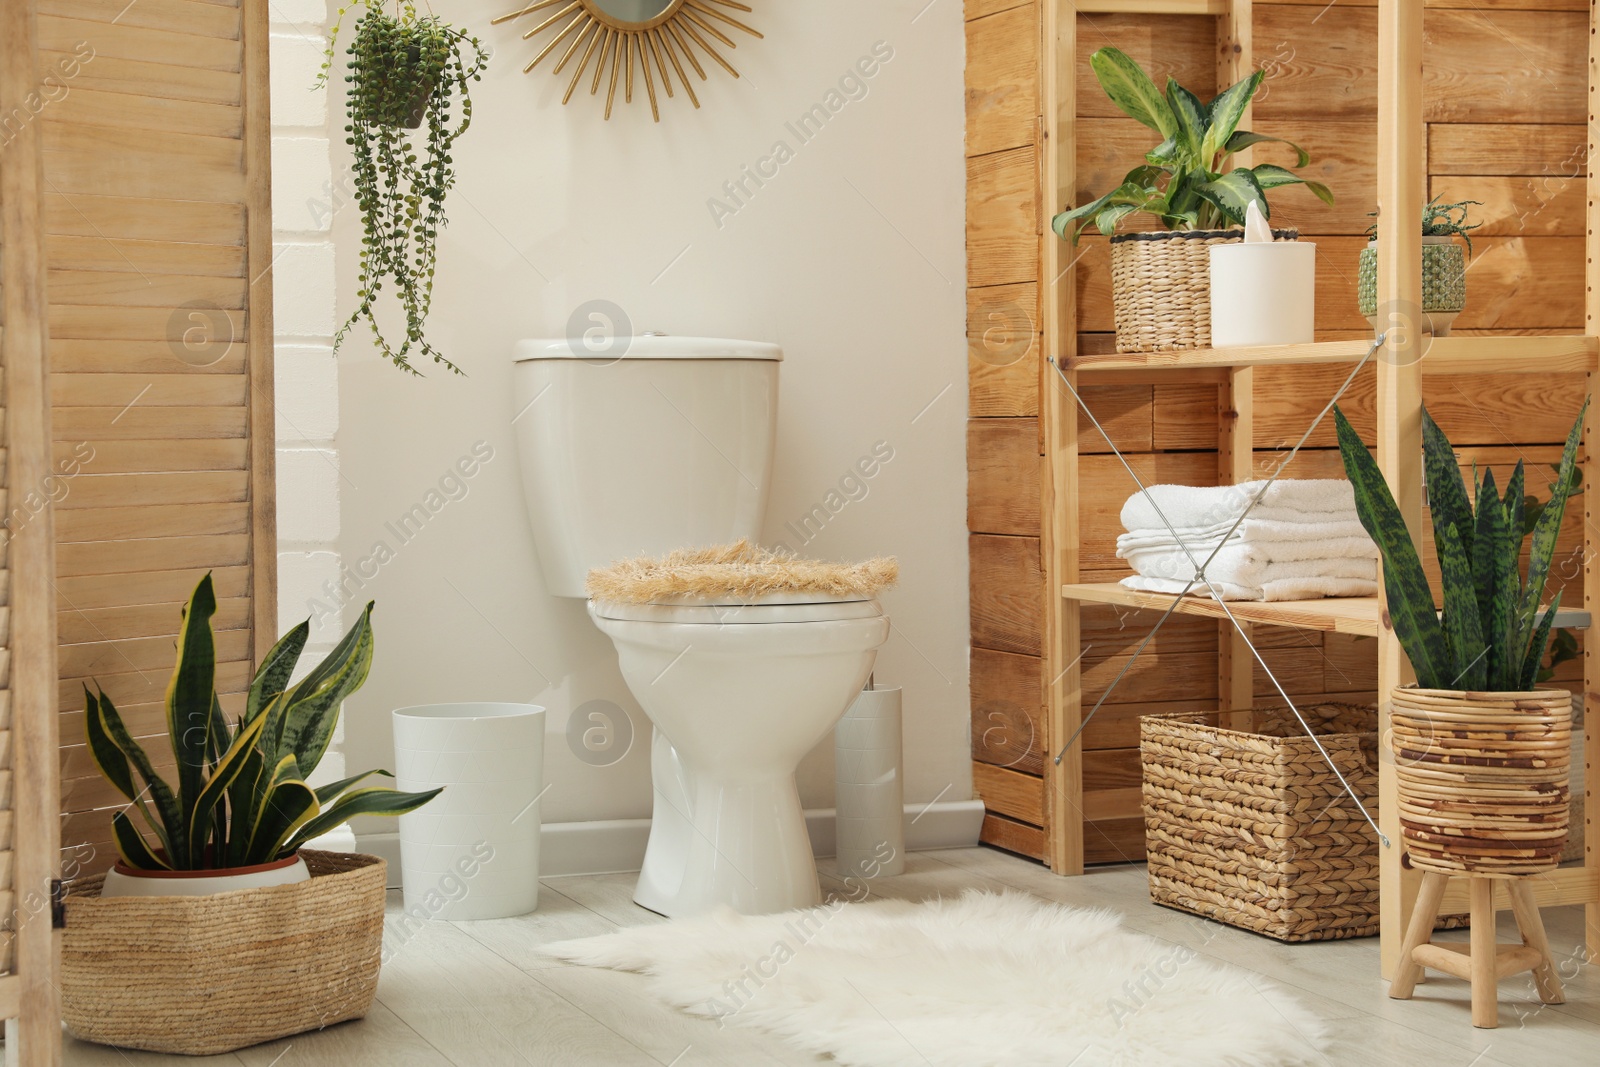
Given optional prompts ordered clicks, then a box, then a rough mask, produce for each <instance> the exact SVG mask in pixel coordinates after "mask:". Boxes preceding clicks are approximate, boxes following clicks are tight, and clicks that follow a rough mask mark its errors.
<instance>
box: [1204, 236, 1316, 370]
mask: <svg viewBox="0 0 1600 1067" xmlns="http://www.w3.org/2000/svg"><path fill="white" fill-rule="evenodd" d="M1210 251H1211V345H1212V347H1213V348H1252V347H1256V346H1259V345H1298V344H1309V343H1310V342H1311V341H1313V340H1315V339H1316V334H1315V329H1316V301H1317V246H1316V245H1315V244H1314V243H1312V242H1310V241H1266V242H1260V243H1252V242H1245V243H1243V244H1226V245H1212V246H1211V249H1210Z"/></svg>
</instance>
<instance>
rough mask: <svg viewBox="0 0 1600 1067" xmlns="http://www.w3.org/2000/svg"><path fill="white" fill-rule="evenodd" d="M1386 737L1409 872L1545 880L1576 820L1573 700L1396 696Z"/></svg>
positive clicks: (1548, 694) (1418, 692)
mask: <svg viewBox="0 0 1600 1067" xmlns="http://www.w3.org/2000/svg"><path fill="white" fill-rule="evenodd" d="M1393 696H1394V703H1393V714H1392V715H1391V718H1390V722H1391V728H1390V731H1389V735H1388V737H1387V739H1386V740H1387V743H1388V745H1389V748H1390V751H1391V752H1393V754H1394V759H1395V766H1396V773H1397V778H1398V785H1399V794H1398V795H1399V806H1400V827H1401V834H1402V836H1403V837H1404V838H1405V843H1406V850H1407V854H1408V856H1409V858H1410V861H1411V865H1412V866H1414V867H1418V868H1421V869H1422V870H1428V871H1438V872H1440V873H1443V874H1476V875H1493V876H1511V875H1530V874H1543V873H1544V872H1546V871H1551V870H1554V869H1555V868H1556V867H1557V866H1559V865H1560V863H1561V855H1562V852H1563V851H1564V850H1565V848H1566V843H1567V827H1568V820H1569V818H1570V810H1569V803H1568V773H1569V770H1570V764H1571V760H1572V694H1571V693H1569V692H1567V691H1566V690H1564V689H1539V690H1534V691H1531V692H1526V693H1469V692H1457V691H1453V690H1444V689H1419V688H1416V687H1414V686H1407V687H1403V688H1400V689H1396V690H1394V694H1393Z"/></svg>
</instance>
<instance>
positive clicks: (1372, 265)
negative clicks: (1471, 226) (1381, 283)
mask: <svg viewBox="0 0 1600 1067" xmlns="http://www.w3.org/2000/svg"><path fill="white" fill-rule="evenodd" d="M1356 286H1357V290H1356V292H1357V300H1358V302H1359V307H1360V309H1361V314H1363V315H1365V316H1366V318H1367V321H1368V322H1370V323H1372V325H1373V328H1374V329H1377V328H1378V322H1377V315H1378V242H1376V241H1369V242H1368V243H1367V247H1365V248H1363V249H1362V250H1361V263H1360V268H1359V270H1358V271H1357V274H1356ZM1466 306H1467V254H1466V249H1464V248H1463V247H1461V245H1460V244H1458V243H1457V242H1456V241H1455V239H1454V238H1451V237H1424V238H1423V239H1422V310H1423V312H1424V314H1425V315H1426V316H1427V321H1426V322H1425V323H1424V324H1423V329H1424V331H1425V332H1427V333H1431V334H1433V335H1434V336H1435V337H1447V336H1449V334H1450V324H1451V323H1453V322H1454V321H1455V318H1456V316H1457V315H1458V314H1460V313H1461V310H1462V309H1463V308H1465V307H1466Z"/></svg>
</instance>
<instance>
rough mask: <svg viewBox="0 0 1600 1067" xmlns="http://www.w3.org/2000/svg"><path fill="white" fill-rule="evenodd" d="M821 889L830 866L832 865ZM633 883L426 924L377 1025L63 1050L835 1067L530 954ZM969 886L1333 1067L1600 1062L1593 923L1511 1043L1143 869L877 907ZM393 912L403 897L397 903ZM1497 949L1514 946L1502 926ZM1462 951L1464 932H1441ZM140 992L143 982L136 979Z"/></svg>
mask: <svg viewBox="0 0 1600 1067" xmlns="http://www.w3.org/2000/svg"><path fill="white" fill-rule="evenodd" d="M820 867H821V869H822V871H823V874H824V879H823V880H824V885H825V886H827V885H828V884H829V883H831V884H832V885H833V886H834V887H837V886H838V883H837V882H836V881H835V880H833V879H832V876H831V870H832V861H831V860H824V861H823V862H822V863H821V865H820ZM633 882H634V876H633V875H625V874H616V875H599V876H584V877H573V878H549V879H546V880H545V881H544V883H543V886H544V888H543V891H542V892H541V894H540V899H539V910H538V911H537V912H535V913H534V914H533V915H529V916H526V917H523V918H519V919H502V920H494V921H489V922H479V923H459V924H455V923H442V922H436V923H432V924H430V925H429V926H428V927H427V928H426V929H425V930H424V931H423V932H421V933H419V934H417V935H416V936H415V937H414V938H412V939H411V940H410V941H408V942H406V943H405V944H404V946H403V947H401V948H400V950H399V951H398V952H397V953H396V954H394V956H393V958H392V959H391V961H390V962H389V963H387V964H385V966H384V970H383V977H382V980H381V983H380V985H379V987H378V1003H377V1004H375V1005H374V1006H373V1010H372V1013H371V1014H370V1015H369V1016H368V1017H367V1018H366V1019H364V1020H362V1021H360V1022H354V1023H346V1024H343V1025H340V1026H336V1027H332V1028H330V1029H328V1030H325V1031H322V1032H319V1033H314V1034H305V1035H301V1036H299V1037H294V1038H289V1039H286V1040H283V1041H278V1042H274V1043H272V1044H268V1045H261V1046H258V1047H256V1048H252V1049H247V1050H245V1051H244V1052H240V1053H237V1054H234V1055H229V1056H218V1057H212V1058H207V1059H193V1058H188V1057H165V1056H153V1055H150V1054H147V1053H139V1052H122V1051H119V1050H116V1049H109V1048H102V1047H99V1046H96V1045H88V1044H83V1043H81V1042H76V1041H71V1040H69V1041H68V1044H67V1055H66V1062H67V1063H68V1064H71V1065H75V1067H124V1065H135V1067H145V1065H154V1064H171V1065H177V1064H188V1065H200V1064H209V1063H216V1064H228V1065H232V1067H240V1065H241V1064H242V1065H247V1067H299V1065H324V1064H326V1065H330V1067H331V1065H338V1067H369V1065H370V1067H404V1065H411V1064H417V1065H449V1064H455V1065H458V1067H480V1065H482V1067H499V1065H501V1064H504V1065H507V1067H522V1065H533V1064H605V1065H611V1064H616V1065H621V1067H627V1065H633V1064H638V1065H650V1064H655V1065H658V1067H662V1065H670V1067H697V1065H703V1064H724V1065H727V1067H758V1065H762V1064H802V1063H829V1062H832V1061H829V1060H824V1059H819V1058H816V1057H813V1056H810V1055H807V1054H803V1053H799V1052H796V1051H794V1050H793V1049H791V1048H789V1047H787V1046H785V1045H784V1044H783V1043H782V1042H781V1041H778V1040H776V1039H773V1038H768V1037H765V1036H764V1035H762V1034H760V1033H757V1032H755V1031H751V1030H748V1029H733V1028H730V1029H726V1030H718V1029H717V1027H716V1025H715V1024H714V1023H712V1022H710V1021H706V1020H700V1019H694V1018H690V1017H688V1016H685V1015H681V1014H679V1013H678V1012H675V1011H672V1010H670V1009H668V1008H665V1007H662V1006H661V1005H660V1004H659V1003H658V1002H656V1001H655V1000H653V999H652V998H651V997H650V996H649V995H648V994H646V993H645V992H644V991H643V989H642V986H641V979H640V978H639V977H638V976H636V975H630V974H618V973H613V972H610V971H598V970H589V969H586V968H577V967H568V966H566V965H563V964H559V963H555V962H552V961H549V960H544V959H541V958H540V957H537V956H535V955H533V953H532V951H531V950H532V948H533V947H534V946H536V945H539V944H542V943H544V942H547V941H556V940H561V939H563V938H571V937H583V936H587V935H591V934H600V933H605V932H607V931H609V930H612V929H614V928H616V927H618V926H629V925H635V924H638V923H650V922H662V921H664V920H662V919H661V918H660V917H659V916H656V915H654V914H652V913H650V912H648V911H645V910H644V909H642V908H639V907H637V906H635V905H634V904H633V903H632V901H631V899H630V897H631V894H632V890H633ZM969 886H982V887H985V888H988V889H993V890H997V891H998V890H1001V889H1005V888H1008V887H1009V888H1013V889H1023V890H1027V891H1028V892H1031V893H1034V894H1037V895H1038V896H1041V897H1045V898H1047V899H1050V900H1055V901H1060V902H1063V903H1067V904H1074V905H1080V906H1089V907H1106V908H1111V909H1113V910H1115V911H1117V912H1120V913H1121V914H1123V915H1125V916H1126V917H1127V922H1128V925H1129V926H1130V927H1133V928H1134V929H1137V930H1140V931H1143V932H1145V933H1147V934H1151V935H1153V936H1155V937H1159V938H1164V939H1166V940H1169V941H1172V942H1175V943H1182V944H1185V945H1188V946H1190V947H1192V948H1195V949H1197V950H1198V951H1200V952H1202V953H1204V954H1205V955H1207V956H1211V957H1214V958H1216V959H1218V960H1223V961H1226V962H1229V963H1233V964H1235V965H1237V966H1240V967H1243V968H1246V969H1248V970H1250V971H1252V972H1255V973H1256V974H1259V975H1261V976H1263V978H1265V979H1270V980H1272V981H1275V982H1278V983H1281V984H1283V985H1285V986H1288V987H1291V989H1292V991H1294V992H1296V993H1299V994H1300V995H1301V996H1303V997H1304V998H1305V999H1306V1000H1307V1001H1308V1002H1309V1003H1311V1004H1312V1005H1313V1006H1314V1007H1316V1008H1317V1009H1318V1010H1320V1011H1321V1012H1322V1013H1323V1014H1324V1015H1325V1016H1326V1017H1327V1018H1328V1019H1329V1020H1330V1021H1331V1023H1332V1028H1333V1030H1334V1032H1335V1034H1336V1044H1335V1045H1334V1047H1332V1048H1330V1049H1329V1050H1328V1052H1327V1056H1326V1062H1327V1063H1328V1064H1329V1065H1336V1067H1355V1065H1366V1064H1371V1065H1373V1067H1392V1065H1394V1064H1405V1065H1407V1067H1421V1065H1424V1064H1428V1065H1431V1064H1443V1065H1450V1067H1523V1065H1526V1064H1534V1063H1554V1064H1560V1063H1592V1062H1594V1061H1595V1056H1596V1050H1597V1049H1600V974H1597V969H1596V968H1595V967H1594V966H1591V965H1586V964H1582V963H1581V961H1582V959H1583V955H1582V949H1581V940H1580V938H1581V931H1582V912H1581V910H1580V909H1578V908H1552V909H1549V910H1548V911H1546V912H1545V921H1546V924H1547V925H1548V927H1549V929H1550V939H1551V944H1552V946H1553V949H1554V951H1555V954H1556V956H1557V958H1558V960H1559V961H1560V963H1561V966H1562V968H1563V975H1564V976H1566V979H1567V980H1566V987H1567V996H1568V1003H1566V1004H1564V1005H1559V1006H1550V1007H1542V1006H1541V1005H1540V1004H1539V1002H1538V1000H1537V998H1535V997H1534V995H1533V992H1532V989H1531V985H1530V984H1529V983H1528V981H1527V976H1526V975H1523V976H1521V978H1512V979H1507V980H1506V981H1505V982H1504V983H1502V985H1501V1009H1500V1029H1498V1030H1474V1029H1473V1028H1472V1025H1471V1023H1470V1021H1469V1013H1468V993H1467V987H1466V984H1465V983H1464V982H1458V981H1455V980H1454V979H1449V978H1444V977H1438V976H1430V977H1429V979H1428V981H1427V983H1426V984H1424V985H1422V986H1419V987H1418V990H1417V996H1416V999H1415V1000H1413V1001H1410V1002H1402V1001H1394V1000H1390V999H1389V998H1388V997H1387V996H1386V995H1385V985H1384V983H1383V982H1382V981H1381V980H1380V979H1379V978H1378V970H1377V950H1378V944H1377V941H1376V939H1372V938H1368V939H1363V940H1359V941H1337V942H1331V943H1327V944H1309V945H1281V944H1278V943H1276V942H1273V941H1269V940H1266V939H1264V938H1260V937H1256V936H1254V935H1252V934H1246V933H1243V932H1240V931H1237V930H1233V929H1231V928H1228V927H1223V926H1218V925H1216V924H1212V923H1206V922H1203V921H1201V920H1198V919H1194V918H1192V917H1189V916H1185V915H1183V914H1180V913H1177V912H1173V911H1168V910H1167V909H1165V908H1158V907H1156V906H1155V905H1153V904H1151V903H1150V902H1149V899H1148V896H1147V893H1146V886H1145V871H1144V868H1143V867H1142V866H1124V867H1111V868H1099V869H1095V870H1093V871H1092V872H1091V873H1089V874H1087V875H1085V876H1084V877H1082V878H1057V877H1055V876H1054V875H1052V874H1050V872H1049V871H1047V870H1045V869H1044V868H1043V867H1041V866H1039V865H1038V864H1036V863H1032V862H1030V861H1027V860H1023V859H1018V858H1016V857H1014V856H1010V855H1008V854H1006V853H1003V852H996V851H993V850H990V849H982V848H979V849H959V850H951V851H943V852H920V853H914V854H912V855H911V857H910V858H909V860H908V863H907V873H906V874H904V875H902V876H900V877H898V878H892V879H881V880H879V881H877V882H874V883H873V894H874V895H875V896H882V897H898V898H903V899H924V898H929V897H935V896H940V895H944V896H949V895H954V894H959V893H960V892H961V891H962V890H964V889H966V888H967V887H969ZM391 898H392V899H391V907H398V894H397V893H394V894H391ZM1502 919H1503V925H1502V927H1501V936H1502V938H1504V939H1509V938H1510V937H1512V936H1513V934H1512V928H1511V925H1510V919H1509V916H1503V917H1502ZM1445 936H1457V937H1459V936H1462V935H1445ZM130 977H132V978H134V980H137V979H136V976H130Z"/></svg>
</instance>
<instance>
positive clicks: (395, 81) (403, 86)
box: [359, 39, 433, 130]
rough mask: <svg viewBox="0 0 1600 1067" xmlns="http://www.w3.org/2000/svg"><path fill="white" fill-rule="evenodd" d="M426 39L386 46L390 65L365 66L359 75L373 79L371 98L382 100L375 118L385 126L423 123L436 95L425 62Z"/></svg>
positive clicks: (402, 127)
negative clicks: (369, 67)
mask: <svg viewBox="0 0 1600 1067" xmlns="http://www.w3.org/2000/svg"><path fill="white" fill-rule="evenodd" d="M423 44H424V40H423V39H418V40H413V41H411V42H410V43H406V42H405V41H398V42H395V43H394V46H393V47H391V48H388V49H386V50H385V53H384V54H386V55H387V56H389V57H391V62H390V65H388V66H387V67H385V66H384V65H382V64H381V63H380V64H379V65H377V66H376V67H374V68H373V69H368V70H363V71H362V72H361V74H360V75H359V76H360V77H363V78H370V79H372V80H373V81H374V83H375V84H374V85H373V86H372V89H371V98H372V99H373V100H375V101H379V102H380V103H379V105H378V106H377V107H375V108H374V116H373V118H374V121H376V122H378V123H379V124H381V125H384V126H395V127H399V128H401V129H406V130H414V129H417V128H418V127H419V126H421V125H422V120H423V118H424V116H426V115H427V113H428V101H429V100H430V99H432V97H433V81H432V79H431V78H429V77H428V73H427V70H426V68H425V67H424V65H423V62H422V57H423Z"/></svg>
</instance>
